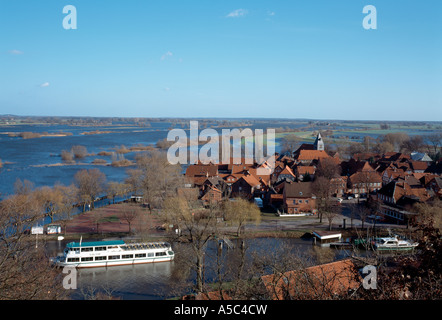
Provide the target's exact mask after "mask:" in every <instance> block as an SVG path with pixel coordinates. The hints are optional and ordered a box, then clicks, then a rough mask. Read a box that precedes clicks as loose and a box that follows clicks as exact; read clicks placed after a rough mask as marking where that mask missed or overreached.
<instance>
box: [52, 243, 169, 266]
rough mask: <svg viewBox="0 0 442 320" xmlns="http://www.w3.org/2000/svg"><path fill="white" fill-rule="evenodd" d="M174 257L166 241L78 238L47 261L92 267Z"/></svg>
mask: <svg viewBox="0 0 442 320" xmlns="http://www.w3.org/2000/svg"><path fill="white" fill-rule="evenodd" d="M174 256H175V253H174V252H173V250H172V247H171V246H170V244H169V243H167V242H146V243H125V242H124V241H123V240H115V241H96V242H81V241H80V242H71V243H68V244H67V245H66V248H65V250H64V252H63V255H61V256H58V257H56V258H53V259H51V260H52V262H53V263H55V264H56V265H57V266H59V267H66V266H70V267H75V268H94V267H110V266H120V265H129V264H142V263H154V262H165V261H171V260H173V258H174Z"/></svg>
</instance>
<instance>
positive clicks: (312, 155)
mask: <svg viewBox="0 0 442 320" xmlns="http://www.w3.org/2000/svg"><path fill="white" fill-rule="evenodd" d="M329 157H330V156H329V155H328V154H327V152H325V151H324V150H301V151H300V152H299V155H298V157H297V158H296V159H297V160H298V161H301V160H318V159H320V158H329Z"/></svg>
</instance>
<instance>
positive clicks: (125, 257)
mask: <svg viewBox="0 0 442 320" xmlns="http://www.w3.org/2000/svg"><path fill="white" fill-rule="evenodd" d="M133 257H134V255H133V254H123V256H122V257H121V258H122V259H132V258H133Z"/></svg>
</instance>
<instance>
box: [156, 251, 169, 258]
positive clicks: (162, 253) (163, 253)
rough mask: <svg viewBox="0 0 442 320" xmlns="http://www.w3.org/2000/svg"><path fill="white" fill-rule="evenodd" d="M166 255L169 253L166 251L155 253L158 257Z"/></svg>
mask: <svg viewBox="0 0 442 320" xmlns="http://www.w3.org/2000/svg"><path fill="white" fill-rule="evenodd" d="M165 255H167V253H165V252H156V253H155V256H156V257H161V256H165Z"/></svg>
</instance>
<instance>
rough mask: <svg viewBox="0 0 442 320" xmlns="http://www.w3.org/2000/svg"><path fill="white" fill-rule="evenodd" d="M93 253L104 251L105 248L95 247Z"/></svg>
mask: <svg viewBox="0 0 442 320" xmlns="http://www.w3.org/2000/svg"><path fill="white" fill-rule="evenodd" d="M95 251H106V247H96V248H95Z"/></svg>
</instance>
